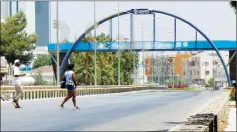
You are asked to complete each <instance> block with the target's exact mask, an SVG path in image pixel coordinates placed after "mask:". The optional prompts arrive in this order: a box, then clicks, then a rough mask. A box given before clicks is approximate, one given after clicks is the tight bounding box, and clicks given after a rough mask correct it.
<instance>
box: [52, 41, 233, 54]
mask: <svg viewBox="0 0 237 132" xmlns="http://www.w3.org/2000/svg"><path fill="white" fill-rule="evenodd" d="M213 43H214V44H215V46H216V47H217V48H218V49H219V50H235V49H236V41H229V40H214V41H213ZM72 44H73V43H70V42H68V43H64V44H60V51H61V52H67V51H68V50H69V49H70V48H71V47H72ZM95 44H96V47H97V48H96V49H97V51H98V52H115V51H117V50H118V48H119V49H120V50H133V45H134V49H135V51H141V50H142V49H144V50H145V51H175V50H177V51H192V50H213V48H212V46H211V45H210V44H209V43H208V42H207V41H177V42H176V43H174V42H173V41H156V42H153V41H144V42H141V41H135V42H134V44H133V43H132V42H130V41H129V42H119V43H118V42H98V43H95ZM118 45H119V47H118ZM143 45H144V47H143ZM56 49H57V46H56V44H55V43H49V44H48V50H49V51H56ZM73 51H74V52H90V51H94V43H90V42H80V43H77V44H76V46H75V47H74V48H73Z"/></svg>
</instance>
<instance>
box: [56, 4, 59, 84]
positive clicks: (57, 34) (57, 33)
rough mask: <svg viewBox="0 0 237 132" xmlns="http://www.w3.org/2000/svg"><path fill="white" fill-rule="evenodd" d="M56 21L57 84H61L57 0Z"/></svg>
mask: <svg viewBox="0 0 237 132" xmlns="http://www.w3.org/2000/svg"><path fill="white" fill-rule="evenodd" d="M56 21H57V24H56V25H57V28H56V37H57V70H56V71H57V85H59V81H60V71H59V70H60V67H59V38H58V36H59V32H58V27H59V24H58V1H56Z"/></svg>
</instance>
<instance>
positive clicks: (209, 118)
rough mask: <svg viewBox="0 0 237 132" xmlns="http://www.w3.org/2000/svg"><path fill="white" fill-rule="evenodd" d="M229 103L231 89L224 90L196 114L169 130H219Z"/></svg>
mask: <svg viewBox="0 0 237 132" xmlns="http://www.w3.org/2000/svg"><path fill="white" fill-rule="evenodd" d="M228 103H229V90H223V91H222V94H221V96H219V97H218V98H217V99H216V100H214V101H213V102H212V103H211V104H209V105H208V106H207V107H206V108H204V109H203V110H202V111H201V112H199V113H197V114H196V115H194V116H190V117H189V118H188V119H187V120H186V121H185V122H184V123H183V124H181V125H178V126H175V127H174V128H172V129H170V130H169V131H202V132H203V131H209V132H213V131H214V132H218V130H219V127H220V126H219V122H221V120H222V119H223V117H224V113H225V111H226V109H227V105H228Z"/></svg>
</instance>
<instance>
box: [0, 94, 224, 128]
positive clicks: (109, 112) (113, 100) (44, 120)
mask: <svg viewBox="0 0 237 132" xmlns="http://www.w3.org/2000/svg"><path fill="white" fill-rule="evenodd" d="M219 94H220V92H218V91H216V92H208V91H206V92H203V91H186V92H185V91H183V92H180V91H179V92H177V91H172V92H171V91H169V92H166V91H159V90H158V91H151V90H149V91H139V92H138V91H136V92H127V93H114V94H106V95H91V96H81V97H78V98H77V102H78V104H79V105H80V108H81V109H80V110H73V106H72V102H71V100H69V102H67V103H66V104H65V108H64V109H60V108H59V107H58V105H59V104H60V103H61V101H62V100H63V98H57V99H48V100H32V101H31V100H27V101H21V104H22V106H23V108H21V109H15V108H13V106H12V104H11V103H10V102H4V103H2V104H1V130H2V131H14V130H17V131H26V130H28V131H37V130H41V131H52V130H53V131H74V130H77V131H86V130H89V131H93V130H97V131H99V130H104V131H105V130H107V131H114V130H121V131H129V130H131V131H141V130H143V131H156V130H167V129H170V128H171V127H173V126H174V125H177V124H178V123H179V122H180V121H182V120H184V119H185V118H187V117H188V116H190V115H192V114H194V113H196V112H198V111H200V110H201V109H202V108H203V107H205V106H206V105H207V104H208V103H210V101H212V100H214V99H215V97H217V96H218V95H219Z"/></svg>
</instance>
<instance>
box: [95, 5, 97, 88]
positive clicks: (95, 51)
mask: <svg viewBox="0 0 237 132" xmlns="http://www.w3.org/2000/svg"><path fill="white" fill-rule="evenodd" d="M95 9H96V3H95V1H94V38H95V39H96V10H95ZM96 41H97V40H96ZM94 85H95V86H96V85H97V74H96V42H94Z"/></svg>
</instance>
